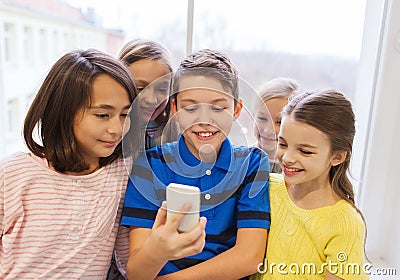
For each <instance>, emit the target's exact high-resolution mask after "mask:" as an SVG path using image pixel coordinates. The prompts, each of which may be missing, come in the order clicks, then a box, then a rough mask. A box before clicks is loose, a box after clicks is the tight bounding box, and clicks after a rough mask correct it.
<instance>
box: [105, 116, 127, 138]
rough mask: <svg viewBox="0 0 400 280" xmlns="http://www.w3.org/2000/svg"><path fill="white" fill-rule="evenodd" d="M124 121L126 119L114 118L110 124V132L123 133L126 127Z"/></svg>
mask: <svg viewBox="0 0 400 280" xmlns="http://www.w3.org/2000/svg"><path fill="white" fill-rule="evenodd" d="M124 122H125V121H124V120H120V119H119V118H113V119H112V120H111V123H110V126H109V127H108V133H110V134H121V133H122V130H123V127H124Z"/></svg>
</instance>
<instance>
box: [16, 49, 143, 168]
mask: <svg viewBox="0 0 400 280" xmlns="http://www.w3.org/2000/svg"><path fill="white" fill-rule="evenodd" d="M102 74H104V75H109V76H110V77H112V78H113V79H115V80H116V81H117V82H118V83H119V84H120V85H121V86H122V87H123V88H124V89H125V90H126V91H127V94H128V96H129V100H130V102H133V100H134V99H135V97H136V94H137V93H136V88H135V85H134V82H133V79H132V76H131V74H130V73H129V71H128V69H127V68H126V67H125V66H124V65H123V64H122V63H121V62H120V61H118V60H117V59H115V58H113V57H112V56H110V55H108V54H105V53H103V52H101V51H98V50H95V49H88V50H75V51H71V52H69V53H67V54H65V55H64V56H62V57H61V58H60V59H59V60H58V61H57V62H56V63H55V64H54V65H53V67H52V68H51V69H50V72H49V73H48V75H47V76H46V78H45V80H44V82H43V84H42V85H41V87H40V89H39V91H38V92H37V94H36V96H35V99H34V100H33V102H32V104H31V106H30V108H29V111H28V113H27V115H26V118H25V123H24V129H23V133H24V139H25V143H26V145H27V147H28V149H29V150H30V151H31V152H32V153H33V154H35V155H37V156H39V157H45V158H46V159H47V160H48V161H49V162H50V163H51V164H52V166H53V167H54V168H55V169H56V170H57V171H59V172H81V171H84V170H87V169H88V168H89V167H88V165H87V164H86V163H85V162H84V159H83V157H82V155H81V154H80V153H79V151H78V147H77V143H76V140H75V135H74V132H73V123H74V118H75V116H76V114H77V112H78V111H79V110H80V109H82V108H86V107H88V106H89V105H90V102H91V100H90V95H91V92H92V85H93V82H94V80H95V78H96V77H97V76H99V75H102ZM110 94H112V93H110ZM130 117H131V116H130ZM35 129H37V130H38V131H37V132H38V135H39V137H40V140H41V143H40V144H39V143H38V142H36V141H35V140H34V135H33V134H34V131H35ZM131 131H132V129H130V132H128V134H130V133H131ZM132 148H133V147H132ZM124 150H129V149H128V148H124ZM121 157H122V142H121V143H120V144H119V145H118V146H117V147H116V149H115V150H114V152H113V153H112V154H111V155H110V156H108V157H105V158H101V159H100V161H99V164H100V167H101V166H105V165H107V164H109V163H111V162H113V161H114V160H116V159H118V158H121Z"/></svg>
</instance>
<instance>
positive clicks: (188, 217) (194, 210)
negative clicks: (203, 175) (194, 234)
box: [166, 183, 200, 232]
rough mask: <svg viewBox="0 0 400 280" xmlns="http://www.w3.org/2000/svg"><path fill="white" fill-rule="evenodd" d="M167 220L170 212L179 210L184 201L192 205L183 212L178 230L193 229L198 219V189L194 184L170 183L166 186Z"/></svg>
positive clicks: (186, 230)
mask: <svg viewBox="0 0 400 280" xmlns="http://www.w3.org/2000/svg"><path fill="white" fill-rule="evenodd" d="M166 196H167V220H168V219H169V217H171V214H172V213H176V212H179V211H180V209H181V207H182V205H183V204H185V202H190V204H191V205H192V207H191V208H190V209H189V211H187V212H185V217H183V220H182V222H181V224H180V226H179V228H178V231H179V232H188V231H190V230H191V229H193V228H194V227H195V226H196V225H197V224H198V223H199V219H200V189H199V188H198V187H194V186H188V185H182V184H175V183H171V184H169V185H168V186H167V194H166Z"/></svg>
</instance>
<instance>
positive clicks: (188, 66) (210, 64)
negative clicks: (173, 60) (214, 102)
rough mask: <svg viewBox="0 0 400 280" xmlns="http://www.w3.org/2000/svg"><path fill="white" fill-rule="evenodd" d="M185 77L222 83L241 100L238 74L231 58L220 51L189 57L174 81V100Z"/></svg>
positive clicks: (208, 50)
mask: <svg viewBox="0 0 400 280" xmlns="http://www.w3.org/2000/svg"><path fill="white" fill-rule="evenodd" d="M185 76H206V77H211V78H215V79H217V80H218V81H220V82H221V84H222V86H223V88H224V89H225V90H227V91H229V92H230V93H231V94H232V95H233V98H234V100H235V105H236V103H237V101H238V100H239V86H238V80H239V78H238V72H237V70H236V68H235V66H234V65H233V64H232V62H231V60H230V59H229V57H228V56H227V55H226V54H225V53H223V52H220V51H216V50H210V49H202V50H199V51H197V52H194V53H192V54H190V55H189V56H187V57H186V58H185V59H184V60H183V61H182V62H181V63H180V65H179V67H178V69H177V71H176V72H175V75H174V80H173V87H172V88H173V94H174V95H173V98H174V99H175V100H176V96H177V95H178V93H179V80H180V79H181V78H182V77H185Z"/></svg>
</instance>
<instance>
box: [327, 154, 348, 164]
mask: <svg viewBox="0 0 400 280" xmlns="http://www.w3.org/2000/svg"><path fill="white" fill-rule="evenodd" d="M346 156H347V152H346V151H336V152H334V153H333V157H332V161H331V165H332V166H336V165H339V164H341V163H342V162H343V161H345V159H346Z"/></svg>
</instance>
